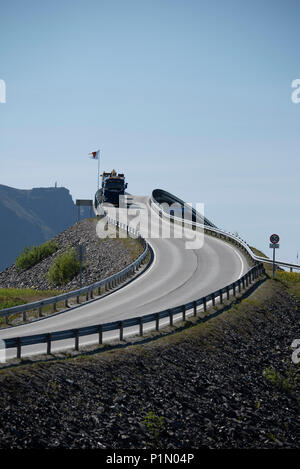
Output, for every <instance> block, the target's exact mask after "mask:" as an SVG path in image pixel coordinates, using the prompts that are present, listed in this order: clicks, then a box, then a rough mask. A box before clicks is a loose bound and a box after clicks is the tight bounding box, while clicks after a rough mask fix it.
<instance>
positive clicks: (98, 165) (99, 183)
mask: <svg viewBox="0 0 300 469" xmlns="http://www.w3.org/2000/svg"><path fill="white" fill-rule="evenodd" d="M100 151H101V150H99V155H98V190H99V187H100Z"/></svg>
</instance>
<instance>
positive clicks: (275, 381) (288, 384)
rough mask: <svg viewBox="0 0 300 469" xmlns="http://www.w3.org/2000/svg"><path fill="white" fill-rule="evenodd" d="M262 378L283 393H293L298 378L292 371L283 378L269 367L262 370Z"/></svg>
mask: <svg viewBox="0 0 300 469" xmlns="http://www.w3.org/2000/svg"><path fill="white" fill-rule="evenodd" d="M263 376H264V378H265V379H266V380H267V381H268V382H269V383H271V384H272V385H273V386H275V387H277V388H279V389H281V390H282V391H284V392H290V391H294V390H295V389H296V387H297V381H298V377H297V375H296V372H295V370H294V369H290V370H289V371H288V373H287V376H283V375H282V374H281V373H280V372H279V371H277V370H276V369H275V368H274V367H273V366H270V367H268V368H265V369H264V371H263Z"/></svg>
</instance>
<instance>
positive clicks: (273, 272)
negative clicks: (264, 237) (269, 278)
mask: <svg viewBox="0 0 300 469" xmlns="http://www.w3.org/2000/svg"><path fill="white" fill-rule="evenodd" d="M274 276H275V246H274V247H273V278H274Z"/></svg>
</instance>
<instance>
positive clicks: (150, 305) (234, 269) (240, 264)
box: [0, 197, 249, 357]
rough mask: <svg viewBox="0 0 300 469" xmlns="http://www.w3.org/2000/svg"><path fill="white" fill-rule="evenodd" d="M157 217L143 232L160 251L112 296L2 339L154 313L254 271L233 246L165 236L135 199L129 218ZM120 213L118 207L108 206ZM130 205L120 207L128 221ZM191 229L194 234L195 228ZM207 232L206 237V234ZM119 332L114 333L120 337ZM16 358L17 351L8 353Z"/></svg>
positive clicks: (40, 348) (61, 345)
mask: <svg viewBox="0 0 300 469" xmlns="http://www.w3.org/2000/svg"><path fill="white" fill-rule="evenodd" d="M139 209H140V211H141V212H142V213H143V215H144V216H146V218H147V217H148V218H149V217H150V218H151V228H152V234H151V233H150V232H149V231H148V230H147V229H148V228H149V227H147V229H146V230H145V229H144V230H143V229H141V234H142V235H143V236H146V235H147V240H148V242H149V244H151V246H152V249H153V251H154V261H153V263H152V265H151V266H150V267H149V269H147V270H146V271H145V272H144V273H143V274H142V275H140V276H139V277H138V278H137V279H135V280H134V281H133V282H131V283H129V284H128V285H125V286H124V287H122V288H120V289H118V290H117V291H115V292H113V293H112V294H110V295H107V296H105V297H103V298H100V299H97V300H92V301H91V302H89V303H86V304H83V305H81V306H79V307H78V306H76V307H74V308H70V309H69V310H68V311H66V312H63V313H59V314H56V315H53V316H50V317H48V318H43V319H41V320H38V321H35V322H32V323H28V324H24V325H20V326H16V327H13V328H9V329H4V330H1V331H0V339H3V338H8V337H20V336H25V335H32V334H40V333H44V332H52V331H57V330H64V329H72V328H78V327H83V326H88V325H93V324H101V323H105V322H110V321H115V320H118V319H126V318H130V317H135V316H142V315H144V314H148V313H154V312H157V311H160V310H163V309H167V308H169V307H173V306H178V305H181V304H184V303H187V302H189V301H192V300H194V299H197V298H200V297H202V296H204V295H207V294H209V293H211V292H212V291H215V290H217V289H218V288H221V287H224V286H225V285H227V284H229V283H232V282H233V281H234V280H237V279H238V278H240V277H241V276H242V275H243V274H244V273H245V272H246V271H247V270H248V269H249V266H248V263H247V260H246V258H245V257H244V256H243V254H242V253H241V252H240V251H239V250H238V249H237V248H236V247H234V246H232V245H231V244H228V243H226V242H224V241H222V240H220V239H217V238H213V237H211V236H207V235H204V234H203V237H204V240H203V241H204V242H203V246H202V247H200V248H198V249H187V248H186V240H185V239H180V238H176V237H171V238H164V239H162V238H159V237H156V236H158V228H159V226H160V230H161V231H163V232H164V230H165V231H168V228H169V227H170V225H169V223H168V222H167V221H164V220H162V219H161V218H159V217H158V215H157V214H156V213H155V212H154V211H153V210H152V209H151V208H150V205H149V199H148V198H147V197H140V198H135V197H133V198H132V203H131V205H130V206H129V213H131V212H132V213H131V215H130V217H129V220H130V223H133V222H134V220H135V219H136V213H138V211H139ZM107 210H108V212H109V215H110V216H113V217H115V216H116V213H114V209H113V208H112V209H109V208H108V209H107ZM126 212H127V209H120V211H119V212H117V213H119V216H120V218H121V220H122V219H124V216H125V215H126ZM172 229H173V230H174V233H175V234H174V233H173V235H175V236H179V235H180V233H179V231H180V230H181V228H180V229H179V227H177V226H175V225H173V226H172ZM190 233H191V232H190ZM200 236H201V235H200ZM114 336H116V334H112V333H111V334H110V337H114ZM96 341H97V337H96V336H95V337H93V336H89V337H87V338H81V339H80V343H81V344H88V343H92V342H96ZM73 344H74V341H70V340H69V341H58V342H55V343H53V346H52V350H53V351H54V350H62V349H66V348H69V347H72V346H73ZM44 352H45V344H42V345H37V346H27V347H23V348H22V356H26V355H33V354H37V353H44ZM7 353H8V355H7V356H8V357H11V356H14V355H15V353H16V351H15V350H14V349H12V350H9V351H7Z"/></svg>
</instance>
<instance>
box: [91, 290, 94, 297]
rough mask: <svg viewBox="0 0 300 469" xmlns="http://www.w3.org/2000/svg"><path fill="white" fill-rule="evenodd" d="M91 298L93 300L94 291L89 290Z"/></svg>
mask: <svg viewBox="0 0 300 469" xmlns="http://www.w3.org/2000/svg"><path fill="white" fill-rule="evenodd" d="M93 298H94V291H93V290H91V299H93Z"/></svg>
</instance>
